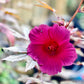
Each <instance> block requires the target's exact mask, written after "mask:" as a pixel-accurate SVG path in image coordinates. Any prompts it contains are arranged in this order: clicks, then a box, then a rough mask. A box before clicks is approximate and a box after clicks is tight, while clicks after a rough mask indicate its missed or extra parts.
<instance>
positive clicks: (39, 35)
mask: <svg viewBox="0 0 84 84" xmlns="http://www.w3.org/2000/svg"><path fill="white" fill-rule="evenodd" d="M29 38H30V41H31V42H30V44H29V46H28V48H27V55H29V56H31V57H32V59H34V60H35V61H37V63H38V64H39V66H40V70H41V71H42V72H43V73H47V74H49V75H55V74H57V73H58V72H61V69H62V66H69V65H72V64H73V62H74V61H75V60H76V58H77V54H76V51H75V48H74V47H73V45H72V44H71V43H70V42H69V41H70V32H69V30H67V29H66V28H65V27H64V26H59V25H58V24H54V26H53V27H49V26H47V25H44V24H43V25H40V26H39V27H34V28H33V29H32V30H31V31H30V34H29Z"/></svg>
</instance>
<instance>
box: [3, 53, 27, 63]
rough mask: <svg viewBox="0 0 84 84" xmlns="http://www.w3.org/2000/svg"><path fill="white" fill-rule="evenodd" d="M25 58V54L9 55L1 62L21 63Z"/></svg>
mask: <svg viewBox="0 0 84 84" xmlns="http://www.w3.org/2000/svg"><path fill="white" fill-rule="evenodd" d="M26 58H27V55H26V54H20V55H10V56H8V57H6V58H4V59H2V60H7V61H10V62H15V61H21V60H24V59H26Z"/></svg>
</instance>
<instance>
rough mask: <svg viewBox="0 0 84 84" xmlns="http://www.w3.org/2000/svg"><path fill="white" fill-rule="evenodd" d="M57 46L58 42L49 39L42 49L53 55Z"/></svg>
mask: <svg viewBox="0 0 84 84" xmlns="http://www.w3.org/2000/svg"><path fill="white" fill-rule="evenodd" d="M57 48H58V44H57V43H56V42H55V41H49V42H48V43H46V44H45V45H44V50H45V51H46V52H47V53H48V54H49V55H50V56H54V55H55V54H56V50H57Z"/></svg>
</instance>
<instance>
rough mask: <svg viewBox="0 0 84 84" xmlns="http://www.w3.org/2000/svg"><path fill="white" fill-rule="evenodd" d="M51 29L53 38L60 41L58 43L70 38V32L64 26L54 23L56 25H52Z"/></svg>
mask: <svg viewBox="0 0 84 84" xmlns="http://www.w3.org/2000/svg"><path fill="white" fill-rule="evenodd" d="M49 31H50V36H51V38H52V39H54V40H55V41H56V42H58V44H61V43H62V42H64V41H69V40H70V32H69V30H67V29H66V28H65V27H64V26H59V25H58V24H54V26H53V27H51V28H50V30H49Z"/></svg>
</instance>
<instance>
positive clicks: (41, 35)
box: [29, 25, 49, 44]
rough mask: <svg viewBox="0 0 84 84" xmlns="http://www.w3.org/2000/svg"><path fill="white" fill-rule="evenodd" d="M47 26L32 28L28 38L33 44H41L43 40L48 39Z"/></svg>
mask: <svg viewBox="0 0 84 84" xmlns="http://www.w3.org/2000/svg"><path fill="white" fill-rule="evenodd" d="M48 29H49V27H48V26H47V25H40V26H39V27H34V28H33V29H32V30H31V32H30V34H29V38H30V41H31V42H32V43H33V44H43V43H44V42H45V40H46V39H47V40H48V39H49V36H48Z"/></svg>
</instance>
